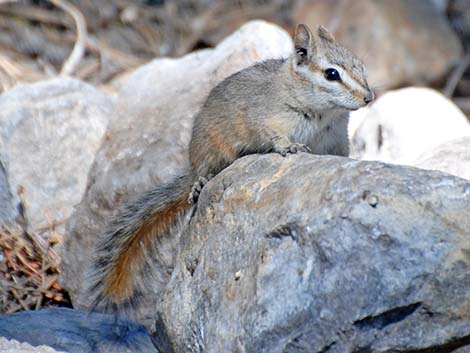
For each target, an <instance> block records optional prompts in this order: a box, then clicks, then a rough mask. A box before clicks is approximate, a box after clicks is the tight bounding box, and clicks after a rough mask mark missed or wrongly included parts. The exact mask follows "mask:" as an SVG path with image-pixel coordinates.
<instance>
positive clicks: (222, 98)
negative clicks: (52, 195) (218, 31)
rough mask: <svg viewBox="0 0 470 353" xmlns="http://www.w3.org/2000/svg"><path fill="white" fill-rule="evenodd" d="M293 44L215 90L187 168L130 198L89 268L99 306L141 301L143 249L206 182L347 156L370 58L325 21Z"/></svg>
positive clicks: (368, 94)
mask: <svg viewBox="0 0 470 353" xmlns="http://www.w3.org/2000/svg"><path fill="white" fill-rule="evenodd" d="M294 47H295V50H294V52H293V53H292V55H291V56H290V57H289V58H287V59H279V60H267V61H264V62H261V63H258V64H255V65H254V66H251V67H249V68H247V69H244V70H242V71H240V72H238V73H235V74H233V75H232V76H230V77H228V78H226V79H225V80H223V81H222V82H221V83H219V84H218V85H217V86H216V87H215V88H214V89H212V91H211V92H210V94H209V96H208V98H207V100H206V102H205V103H204V105H203V107H202V108H201V110H200V111H199V113H198V115H197V116H196V117H195V120H194V126H193V130H192V137H191V142H190V145H189V157H190V162H191V163H190V169H189V170H188V171H187V172H186V174H185V175H181V176H179V177H177V178H176V179H174V180H173V181H171V182H169V183H168V184H165V185H161V186H157V187H156V188H154V189H153V190H151V191H150V192H148V193H146V194H144V195H143V196H142V197H141V198H139V199H138V200H137V201H135V202H132V203H129V204H126V205H124V207H123V209H122V211H121V212H120V213H119V214H118V215H117V216H116V217H115V218H114V219H113V220H112V221H111V222H110V224H109V226H108V228H107V230H106V233H105V234H104V237H103V238H101V240H99V243H98V247H97V252H96V255H97V258H96V261H95V262H94V264H93V265H92V277H91V282H92V285H91V288H90V291H91V292H90V294H91V295H92V297H93V298H94V307H95V308H96V307H98V308H100V307H102V309H104V310H109V309H112V308H114V309H116V308H119V307H122V306H124V307H125V306H131V307H132V306H133V304H135V302H136V300H137V299H138V296H139V293H140V290H139V288H140V287H139V286H142V285H143V284H142V283H140V282H142V281H141V273H142V270H143V267H144V265H145V259H146V256H145V253H146V251H148V249H151V245H152V244H153V243H154V241H155V239H157V238H158V237H161V236H162V235H164V234H168V232H169V231H170V228H171V227H172V226H173V225H175V223H176V222H177V220H178V219H179V217H181V216H182V214H184V213H185V212H188V211H189V210H190V209H191V208H192V205H194V204H195V203H196V202H197V198H198V196H199V194H200V192H201V190H202V188H203V186H204V184H205V183H206V182H207V180H208V179H209V178H210V177H211V176H212V175H216V174H217V173H219V172H220V171H221V170H222V169H224V168H226V167H227V166H228V165H230V164H231V163H232V162H234V161H235V160H236V159H237V158H239V157H241V156H244V155H247V154H254V153H269V152H275V153H280V154H281V155H283V156H285V155H286V154H289V153H296V152H299V151H300V152H311V153H314V154H333V155H339V156H348V154H349V142H348V135H347V124H348V114H349V111H352V110H356V109H358V108H360V107H363V106H364V105H366V104H368V103H370V102H371V101H372V100H373V98H374V94H373V92H372V90H371V89H370V88H369V85H368V83H367V80H366V73H365V68H364V65H363V63H362V62H361V61H360V60H359V59H357V58H356V57H355V56H354V55H353V54H352V53H351V52H349V51H348V50H347V49H346V48H344V47H342V46H341V45H339V44H338V43H337V42H336V41H335V39H334V37H333V35H332V34H331V33H330V32H328V30H327V29H325V28H324V27H322V26H319V27H318V28H317V29H316V31H315V32H314V33H312V32H311V31H310V29H309V28H308V27H307V26H306V25H303V24H300V25H298V26H297V29H296V32H295V35H294ZM188 201H189V202H188Z"/></svg>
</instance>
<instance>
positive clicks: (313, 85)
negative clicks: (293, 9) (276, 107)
mask: <svg viewBox="0 0 470 353" xmlns="http://www.w3.org/2000/svg"><path fill="white" fill-rule="evenodd" d="M294 46H295V53H294V57H293V66H294V67H293V69H294V71H295V75H296V76H297V77H298V78H299V80H298V82H299V84H300V85H301V86H302V90H305V91H304V94H306V97H310V98H311V101H309V102H305V103H306V104H311V105H312V106H313V108H314V109H317V110H332V109H338V110H356V109H359V108H361V107H363V106H365V105H367V104H368V103H370V102H371V101H372V100H373V99H374V93H373V92H372V90H371V89H370V88H369V85H368V83H367V80H366V72H365V68H364V64H363V63H362V61H361V60H359V59H358V58H356V57H355V56H354V55H353V54H352V53H351V52H350V51H349V50H347V49H346V48H344V47H342V46H341V45H339V44H338V43H337V42H336V41H335V39H334V37H333V35H332V34H331V33H330V32H328V30H327V29H326V28H324V27H323V26H319V27H318V28H317V30H316V31H315V32H314V33H312V32H311V31H310V29H309V28H308V27H307V26H306V25H303V24H300V25H298V26H297V30H296V32H295V37H294ZM309 92H310V94H309ZM307 99H308V98H307Z"/></svg>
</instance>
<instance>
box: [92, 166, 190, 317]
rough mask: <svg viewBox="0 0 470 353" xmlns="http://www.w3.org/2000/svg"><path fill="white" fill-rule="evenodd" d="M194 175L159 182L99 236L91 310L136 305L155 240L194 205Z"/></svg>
mask: <svg viewBox="0 0 470 353" xmlns="http://www.w3.org/2000/svg"><path fill="white" fill-rule="evenodd" d="M194 180H195V177H194V175H193V174H191V173H188V174H186V175H184V176H180V177H178V178H176V179H174V180H173V181H172V182H170V183H168V184H165V185H162V186H159V187H157V188H155V189H153V190H152V191H151V192H149V193H146V194H144V195H143V196H142V197H141V198H139V199H137V200H136V201H134V202H132V203H128V204H125V205H124V207H123V209H122V211H121V212H119V213H118V214H117V216H116V217H114V218H113V220H112V221H111V222H110V224H109V225H108V228H107V230H106V232H105V234H104V236H103V238H101V239H99V240H98V246H97V250H96V254H95V256H96V257H95V260H94V263H93V266H92V268H91V273H90V282H91V284H90V286H89V295H90V296H91V298H92V299H93V305H92V310H99V311H120V310H121V309H124V310H125V309H127V308H133V307H135V306H136V305H137V304H138V302H139V299H140V298H139V295H141V293H142V291H141V290H140V289H139V285H141V284H140V283H141V282H142V281H140V280H139V278H141V276H142V270H143V268H144V266H145V264H146V260H147V259H148V256H147V255H148V253H149V252H151V251H152V249H153V247H152V246H153V242H154V241H155V240H156V239H157V238H159V237H162V236H163V235H165V234H167V233H168V232H169V231H170V229H171V228H172V227H173V226H174V225H175V224H176V223H177V221H178V219H179V218H180V217H181V214H182V213H184V212H185V211H187V210H189V209H190V208H191V205H190V204H189V203H188V196H189V194H190V192H191V187H192V185H193V183H194Z"/></svg>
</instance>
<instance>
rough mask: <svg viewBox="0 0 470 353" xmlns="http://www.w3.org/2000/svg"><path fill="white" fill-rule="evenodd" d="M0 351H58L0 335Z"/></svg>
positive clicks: (11, 352) (54, 352)
mask: <svg viewBox="0 0 470 353" xmlns="http://www.w3.org/2000/svg"><path fill="white" fill-rule="evenodd" d="M0 352H3V353H60V352H58V351H56V350H55V349H53V348H51V347H48V346H38V347H33V346H32V345H30V344H28V343H20V342H18V341H15V340H7V339H6V338H4V337H0Z"/></svg>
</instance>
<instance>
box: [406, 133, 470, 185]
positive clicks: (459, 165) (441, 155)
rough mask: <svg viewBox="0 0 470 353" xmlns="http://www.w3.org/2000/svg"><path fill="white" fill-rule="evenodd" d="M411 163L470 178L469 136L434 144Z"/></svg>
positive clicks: (419, 166)
mask: <svg viewBox="0 0 470 353" xmlns="http://www.w3.org/2000/svg"><path fill="white" fill-rule="evenodd" d="M413 165H414V166H416V167H418V168H423V169H431V170H440V171H441V172H444V173H448V174H453V175H456V176H459V177H461V178H464V179H470V136H466V137H461V138H459V139H455V140H452V141H448V142H444V143H442V144H440V145H439V146H436V147H435V148H433V149H432V150H430V151H428V152H426V153H424V154H423V155H421V156H420V157H419V158H418V159H417V160H416V161H415V162H414V163H413Z"/></svg>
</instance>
